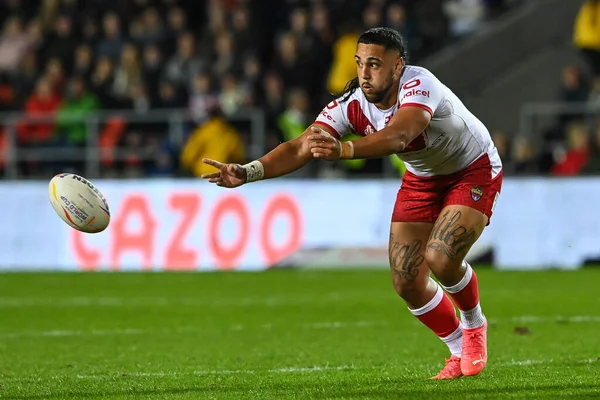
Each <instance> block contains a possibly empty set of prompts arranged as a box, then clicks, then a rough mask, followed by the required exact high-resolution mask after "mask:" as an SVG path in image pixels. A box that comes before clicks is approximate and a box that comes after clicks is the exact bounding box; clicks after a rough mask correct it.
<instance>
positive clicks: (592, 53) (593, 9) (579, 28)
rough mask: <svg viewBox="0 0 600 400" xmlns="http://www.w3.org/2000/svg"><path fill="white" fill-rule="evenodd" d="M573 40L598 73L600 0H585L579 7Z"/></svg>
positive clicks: (598, 73) (599, 72) (599, 57)
mask: <svg viewBox="0 0 600 400" xmlns="http://www.w3.org/2000/svg"><path fill="white" fill-rule="evenodd" d="M573 42H574V43H575V46H577V47H578V48H579V50H580V51H581V53H582V54H583V56H584V57H585V59H586V60H587V62H588V65H589V67H590V69H591V70H592V72H593V74H594V75H600V0H585V1H584V3H583V4H582V5H581V8H580V9H579V13H578V14H577V18H576V20H575V29H574V31H573Z"/></svg>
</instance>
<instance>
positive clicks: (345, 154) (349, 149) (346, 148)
mask: <svg viewBox="0 0 600 400" xmlns="http://www.w3.org/2000/svg"><path fill="white" fill-rule="evenodd" d="M352 157H354V143H352V141H347V142H341V145H340V158H341V159H342V160H349V159H351V158H352Z"/></svg>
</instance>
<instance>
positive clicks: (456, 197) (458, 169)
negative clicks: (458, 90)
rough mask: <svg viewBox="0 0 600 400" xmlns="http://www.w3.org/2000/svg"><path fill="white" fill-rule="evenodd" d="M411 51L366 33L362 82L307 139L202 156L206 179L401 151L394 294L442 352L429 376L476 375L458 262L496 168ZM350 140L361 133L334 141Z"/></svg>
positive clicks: (483, 359)
mask: <svg viewBox="0 0 600 400" xmlns="http://www.w3.org/2000/svg"><path fill="white" fill-rule="evenodd" d="M406 53H407V52H406V45H405V42H404V39H403V38H402V36H401V35H400V34H399V33H398V32H396V31H395V30H392V29H389V28H373V29H369V30H367V31H366V32H364V33H363V34H362V35H361V36H360V38H359V40H358V44H357V48H356V54H355V56H354V58H355V60H356V67H357V77H356V78H355V79H353V80H352V81H350V82H349V83H348V85H347V86H346V89H345V91H344V93H343V94H341V95H340V96H339V97H338V98H337V99H336V100H334V101H332V102H331V103H329V104H328V105H327V106H326V107H325V108H323V110H322V112H321V113H320V114H319V116H318V117H317V118H316V120H315V122H314V123H312V124H311V126H309V127H308V128H307V129H306V131H305V132H304V134H303V135H302V136H300V137H298V138H297V139H294V140H291V141H288V142H285V143H282V144H280V145H279V146H278V147H276V148H275V149H273V150H272V151H271V152H269V153H268V154H266V155H265V156H263V157H261V158H260V159H258V160H255V161H252V162H250V163H248V164H246V165H239V164H222V163H220V162H218V161H216V160H210V159H205V160H204V162H206V163H207V164H209V165H212V166H214V167H216V168H217V169H218V172H214V173H210V174H205V175H203V176H202V178H204V179H208V181H209V182H212V183H215V184H217V185H219V186H223V187H227V188H234V187H237V186H240V185H242V184H245V183H249V182H254V181H258V180H261V179H270V178H276V177H279V176H283V175H286V174H288V173H291V172H293V171H295V170H297V169H299V168H301V167H302V166H303V165H305V164H307V163H308V162H310V161H311V160H312V159H325V160H340V159H366V158H373V157H386V156H389V155H392V154H397V155H398V156H399V157H400V158H401V159H402V160H403V161H404V162H405V163H406V168H407V171H406V173H405V175H404V177H403V179H402V185H401V188H400V189H399V191H398V194H397V198H396V203H395V206H394V210H393V213H392V217H391V227H390V238H389V261H390V267H391V272H392V274H391V275H392V281H393V285H394V288H395V289H396V292H397V293H398V294H399V295H400V297H401V298H402V299H404V301H405V302H406V304H407V306H408V309H409V310H410V312H411V313H412V314H413V315H414V316H415V317H417V318H418V319H419V320H420V321H421V322H422V323H423V324H424V325H426V326H427V327H428V328H429V329H431V330H432V331H433V332H434V333H435V334H436V335H437V336H438V337H439V338H440V339H441V340H442V341H443V342H444V343H445V344H446V345H447V346H448V348H449V351H450V356H449V357H448V358H447V359H446V363H445V366H444V367H443V369H442V370H441V371H440V373H439V374H438V375H436V376H434V377H433V378H432V379H456V378H460V377H461V376H463V375H464V376H473V375H477V374H479V373H480V372H481V371H482V370H483V369H484V367H485V366H486V364H487V358H488V353H487V321H486V317H485V315H484V314H483V312H482V309H481V305H480V301H479V288H478V283H477V275H476V274H475V271H474V270H473V269H472V268H471V266H470V265H469V263H468V262H466V261H465V255H466V254H467V252H468V251H469V249H470V248H471V246H473V244H474V243H475V241H476V240H477V239H478V238H479V236H480V235H481V233H482V232H483V230H484V229H485V227H486V226H487V225H488V224H489V223H490V218H491V216H492V211H493V208H494V206H495V204H496V201H497V199H498V196H499V194H500V189H501V185H502V163H501V161H500V158H499V156H498V152H497V150H496V148H495V146H494V144H493V142H492V139H491V137H490V134H489V132H488V130H487V129H486V127H485V126H484V124H483V123H482V122H481V121H479V119H477V118H476V117H475V116H474V115H473V114H472V113H471V112H470V111H469V110H468V109H467V108H466V107H465V105H464V104H463V103H462V102H461V100H460V99H459V98H458V97H457V96H456V95H455V94H454V93H453V92H452V91H451V90H450V89H449V88H448V87H446V86H445V85H444V84H443V83H442V82H440V81H439V80H438V79H437V78H436V77H435V76H434V75H433V74H432V73H431V72H430V71H428V70H427V69H425V68H421V67H418V66H413V65H407V54H406ZM349 133H355V134H358V135H360V136H363V137H362V138H359V139H357V140H351V141H341V140H340V139H341V138H342V137H343V136H344V135H346V134H349ZM432 274H433V276H434V277H435V278H436V280H437V282H436V280H434V279H432V278H431V275H432ZM438 282H439V283H438ZM455 305H456V307H457V308H458V310H459V312H460V319H459V318H458V317H457V313H456V309H455Z"/></svg>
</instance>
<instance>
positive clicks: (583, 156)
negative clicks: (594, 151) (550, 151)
mask: <svg viewBox="0 0 600 400" xmlns="http://www.w3.org/2000/svg"><path fill="white" fill-rule="evenodd" d="M589 140H590V138H589V132H588V130H587V128H586V127H585V126H584V125H581V124H574V125H572V126H570V128H569V132H568V148H567V150H566V151H564V154H562V155H561V156H560V157H559V160H558V162H557V163H556V164H555V165H554V166H553V167H552V170H551V171H550V173H551V174H552V175H557V176H560V175H563V176H573V175H580V174H581V172H582V171H583V169H584V167H585V166H586V164H587V162H588V160H589V158H590V147H589Z"/></svg>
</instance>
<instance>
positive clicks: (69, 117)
mask: <svg viewBox="0 0 600 400" xmlns="http://www.w3.org/2000/svg"><path fill="white" fill-rule="evenodd" d="M99 109H100V103H99V101H98V99H97V98H96V96H94V94H93V93H91V92H90V91H89V90H88V89H87V85H86V83H85V81H84V80H83V79H82V78H80V77H76V78H73V79H71V81H70V82H69V84H68V86H67V93H66V96H65V99H64V101H63V102H62V104H61V106H60V108H59V111H58V113H57V119H56V121H57V131H58V139H59V141H60V142H61V143H65V144H68V145H75V146H82V145H84V144H85V142H86V139H87V124H86V121H85V117H86V116H88V115H90V114H92V113H93V112H94V111H97V110H99Z"/></svg>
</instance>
